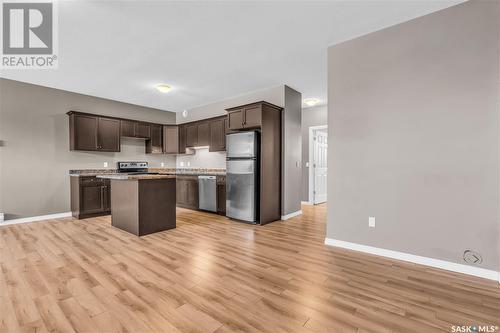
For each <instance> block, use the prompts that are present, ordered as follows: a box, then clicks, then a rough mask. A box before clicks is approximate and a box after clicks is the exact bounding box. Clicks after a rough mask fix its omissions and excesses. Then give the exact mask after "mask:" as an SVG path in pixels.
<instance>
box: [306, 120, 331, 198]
mask: <svg viewBox="0 0 500 333" xmlns="http://www.w3.org/2000/svg"><path fill="white" fill-rule="evenodd" d="M309 161H311V163H310V167H309V201H310V202H311V203H312V204H314V205H317V204H320V203H324V202H326V200H327V173H328V127H327V126H326V125H325V126H313V127H310V128H309Z"/></svg>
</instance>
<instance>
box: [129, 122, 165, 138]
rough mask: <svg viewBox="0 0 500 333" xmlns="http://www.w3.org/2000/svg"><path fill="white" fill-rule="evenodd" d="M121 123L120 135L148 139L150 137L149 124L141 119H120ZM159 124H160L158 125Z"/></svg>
mask: <svg viewBox="0 0 500 333" xmlns="http://www.w3.org/2000/svg"><path fill="white" fill-rule="evenodd" d="M120 123H121V131H120V133H121V136H125V137H129V138H139V139H150V138H151V126H152V124H148V123H145V122H141V121H135V120H128V119H122V120H120ZM160 126H161V125H160Z"/></svg>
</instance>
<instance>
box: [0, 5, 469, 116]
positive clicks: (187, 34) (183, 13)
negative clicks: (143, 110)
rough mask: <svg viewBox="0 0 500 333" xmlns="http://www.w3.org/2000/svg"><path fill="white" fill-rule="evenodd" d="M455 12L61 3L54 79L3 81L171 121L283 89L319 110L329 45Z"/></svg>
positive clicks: (16, 75) (15, 75)
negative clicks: (165, 115)
mask: <svg viewBox="0 0 500 333" xmlns="http://www.w3.org/2000/svg"><path fill="white" fill-rule="evenodd" d="M459 2H462V1H394V0H393V1H323V2H313V1H273V2H271V1H259V2H251V1H247V2H240V1H233V2H227V1H224V2H212V1H199V2H192V1H179V2H171V1H60V2H59V7H58V10H59V15H58V16H59V69H57V70H24V71H21V70H17V71H16V70H3V71H2V72H1V73H0V75H1V76H2V77H5V78H9V79H14V80H19V81H24V82H30V83H34V84H39V85H43V86H49V87H54V88H59V89H64V90H69V91H74V92H78V93H83V94H88V95H92V96H98V97H104V98H109V99H113V100H118V101H123V102H128V103H133V104H138V105H143V106H149V107H154V108H158V109H162V110H169V111H176V112H178V111H182V110H183V109H189V108H192V107H195V106H200V105H204V104H208V103H211V102H215V101H218V100H222V99H226V98H229V97H232V96H235V95H240V94H243V93H246V92H249V91H255V90H259V89H263V88H267V87H272V86H277V85H280V84H287V85H289V86H291V87H292V88H294V89H296V90H298V91H300V92H302V94H303V97H304V98H307V97H317V98H320V99H321V100H322V101H323V102H325V101H326V96H327V92H326V90H327V89H326V85H327V76H326V70H327V64H326V52H327V47H328V46H329V45H332V44H336V43H339V42H341V41H344V40H347V39H351V38H353V37H356V36H360V35H364V34H366V33H369V32H372V31H375V30H379V29H381V28H384V27H387V26H390V25H394V24H396V23H399V22H404V21H407V20H409V19H412V18H415V17H418V16H421V15H424V14H427V13H430V12H433V11H436V10H439V9H443V8H446V7H449V6H451V5H454V4H456V3H459ZM157 83H167V84H170V85H172V87H173V90H172V91H171V92H170V93H168V94H161V93H159V92H158V91H156V90H155V89H154V86H155V84H157Z"/></svg>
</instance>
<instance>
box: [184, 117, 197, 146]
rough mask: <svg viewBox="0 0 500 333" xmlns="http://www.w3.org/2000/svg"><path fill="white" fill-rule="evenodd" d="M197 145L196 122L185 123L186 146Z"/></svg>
mask: <svg viewBox="0 0 500 333" xmlns="http://www.w3.org/2000/svg"><path fill="white" fill-rule="evenodd" d="M196 146H198V123H189V124H187V125H186V147H196Z"/></svg>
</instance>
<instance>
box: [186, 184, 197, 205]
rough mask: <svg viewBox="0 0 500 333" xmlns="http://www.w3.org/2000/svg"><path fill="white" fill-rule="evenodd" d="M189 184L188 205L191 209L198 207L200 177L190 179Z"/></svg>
mask: <svg viewBox="0 0 500 333" xmlns="http://www.w3.org/2000/svg"><path fill="white" fill-rule="evenodd" d="M187 184H188V191H187V206H188V207H189V208H191V209H198V201H199V198H198V179H189V181H188V182H187Z"/></svg>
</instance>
